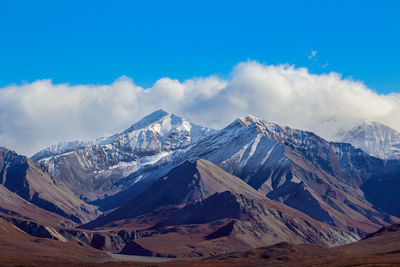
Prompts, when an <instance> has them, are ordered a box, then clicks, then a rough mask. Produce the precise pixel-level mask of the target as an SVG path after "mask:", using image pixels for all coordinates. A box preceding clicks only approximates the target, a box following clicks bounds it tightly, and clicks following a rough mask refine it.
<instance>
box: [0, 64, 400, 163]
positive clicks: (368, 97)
mask: <svg viewBox="0 0 400 267" xmlns="http://www.w3.org/2000/svg"><path fill="white" fill-rule="evenodd" d="M158 108H162V109H165V110H166V111H169V112H173V113H176V114H177V115H181V116H183V117H186V118H188V119H190V120H192V121H194V122H196V123H199V124H203V125H206V126H210V127H215V128H220V127H223V126H225V125H226V124H228V123H230V122H231V121H232V120H234V119H235V118H237V117H240V116H243V115H245V114H254V115H256V116H259V117H262V118H264V119H266V120H269V121H273V122H277V123H280V124H284V125H289V126H292V127H296V128H303V129H306V128H310V127H311V126H310V125H313V123H314V122H315V121H318V120H320V119H322V118H327V117H347V118H351V119H355V118H357V117H363V118H366V119H369V120H372V121H379V122H381V123H384V124H387V125H389V126H391V127H393V128H395V129H400V120H399V119H398V114H400V95H399V94H390V95H381V94H377V93H376V92H374V91H372V90H370V89H368V88H367V87H366V86H365V85H364V84H363V83H361V82H356V81H352V80H349V79H343V78H342V77H341V76H340V75H339V74H337V73H329V74H322V75H316V74H310V73H309V72H308V70H307V69H305V68H295V67H294V66H290V65H280V66H273V65H272V66H266V65H262V64H259V63H257V62H254V61H249V62H243V63H240V64H238V65H237V66H235V68H234V70H233V71H232V74H231V79H230V80H223V79H220V78H218V77H216V76H210V77H205V78H194V79H189V80H186V81H183V82H180V81H178V80H173V79H170V78H162V79H160V80H158V81H157V82H156V83H155V84H154V85H153V86H152V87H151V88H147V89H144V88H142V87H139V86H137V85H135V84H134V83H133V81H132V80H131V79H129V78H127V77H121V78H120V79H118V80H116V81H115V82H114V83H112V84H111V85H102V86H94V85H79V86H71V85H68V84H53V83H52V82H51V81H50V80H39V81H36V82H34V83H30V84H23V85H13V86H8V87H5V88H2V89H0V146H6V147H9V148H11V149H14V150H16V151H17V152H19V153H22V154H28V155H31V154H32V153H34V152H36V151H37V150H39V149H40V148H43V147H45V146H48V145H50V144H53V143H57V142H58V141H62V140H75V139H91V138H96V137H100V136H107V135H111V134H114V133H116V132H119V131H122V130H124V129H125V128H127V127H129V126H130V125H131V124H133V123H134V122H135V121H137V120H138V119H140V118H141V117H142V116H145V115H147V114H148V113H150V112H152V111H154V110H155V109H158Z"/></svg>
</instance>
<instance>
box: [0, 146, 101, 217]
mask: <svg viewBox="0 0 400 267" xmlns="http://www.w3.org/2000/svg"><path fill="white" fill-rule="evenodd" d="M0 191H1V195H0V208H1V212H2V213H9V214H18V215H20V216H25V217H29V218H30V217H32V218H37V219H39V220H49V221H54V220H55V221H59V217H63V218H64V221H65V223H68V224H69V223H71V222H74V223H75V224H81V223H84V222H88V221H89V220H92V219H94V218H95V217H96V216H98V215H99V214H100V213H99V212H98V210H97V209H96V208H95V207H94V206H91V205H88V204H86V203H85V202H83V201H82V200H80V199H79V198H77V197H76V196H75V195H74V193H72V192H71V190H69V188H68V187H67V186H65V185H64V184H63V183H62V182H60V181H59V180H58V179H56V178H55V177H53V176H51V175H50V174H49V173H47V172H45V171H43V170H42V169H41V168H40V165H39V164H37V163H36V162H35V161H33V160H31V159H29V158H27V157H25V156H20V155H18V154H16V153H15V152H13V151H10V150H8V149H6V148H0ZM57 218H58V219H57ZM68 221H69V222H68Z"/></svg>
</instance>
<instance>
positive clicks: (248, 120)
mask: <svg viewBox="0 0 400 267" xmlns="http://www.w3.org/2000/svg"><path fill="white" fill-rule="evenodd" d="M237 121H238V122H239V123H240V124H241V125H242V126H249V125H251V124H253V123H257V122H260V121H262V119H260V118H257V117H256V116H253V115H251V114H247V115H246V116H245V117H241V118H238V119H237Z"/></svg>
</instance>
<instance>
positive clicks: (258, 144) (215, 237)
mask: <svg viewBox="0 0 400 267" xmlns="http://www.w3.org/2000/svg"><path fill="white" fill-rule="evenodd" d="M333 124H340V122H338V121H334V123H332V122H331V121H329V122H321V123H319V127H320V128H321V129H322V128H324V127H325V126H326V127H327V128H328V126H327V125H333ZM324 125H325V126H324ZM335 129H339V130H338V131H336V132H335V131H331V136H330V137H328V138H327V139H324V138H322V137H320V136H318V135H317V134H315V133H313V132H309V131H304V130H299V129H293V128H290V127H287V126H281V125H278V124H275V123H270V122H266V121H264V120H262V119H260V118H257V117H254V116H251V115H248V116H245V117H242V118H238V119H236V120H235V121H233V122H232V123H231V124H229V125H228V126H226V127H225V128H223V129H220V130H214V129H210V128H207V127H203V126H199V125H196V124H194V123H191V122H189V121H188V120H186V119H183V118H181V117H179V116H176V115H174V114H171V113H168V112H165V111H163V110H157V111H155V112H154V113H152V114H150V115H148V116H146V117H144V118H143V119H141V120H140V121H138V122H137V123H135V124H133V125H132V126H131V127H129V128H127V129H126V130H124V131H122V132H120V133H117V134H115V135H113V136H110V137H103V138H98V139H96V140H93V141H72V142H62V143H59V144H57V145H53V146H51V147H48V148H45V149H43V150H41V151H39V152H38V153H36V154H35V155H33V156H32V157H31V158H27V157H25V156H21V155H18V154H16V153H15V152H13V151H10V150H8V149H6V148H1V149H0V171H1V172H0V178H1V180H0V181H1V185H0V192H1V194H0V217H1V218H2V220H4V221H5V222H7V223H10V224H12V225H14V226H15V227H17V228H18V229H21V230H22V231H23V232H25V233H27V234H29V235H33V236H36V237H40V238H43V237H45V238H50V239H56V240H62V241H63V242H68V243H75V244H78V245H81V246H84V247H85V249H89V250H90V247H94V248H97V249H102V250H106V251H114V252H121V253H123V254H129V255H142V256H164V257H178V258H185V257H206V256H216V255H220V254H225V253H230V252H235V251H244V250H247V249H249V248H258V247H263V246H270V245H273V244H276V243H280V242H289V243H290V244H317V245H323V246H337V245H344V244H348V243H352V242H355V241H357V240H359V239H360V238H364V237H367V236H368V234H369V233H372V232H374V231H377V230H378V229H380V228H381V227H383V226H386V225H391V224H394V223H396V222H398V221H399V219H398V218H399V217H400V210H399V209H398V207H399V205H400V199H399V198H398V195H399V194H400V156H399V155H400V145H399V144H400V133H399V132H397V131H395V130H394V129H391V128H389V127H387V126H385V125H382V124H378V123H375V122H366V121H364V122H363V123H360V124H359V125H357V126H355V127H342V128H340V127H336V126H335ZM316 132H318V133H323V132H324V131H323V130H321V131H316ZM332 133H333V134H332ZM322 135H324V134H322ZM325 136H327V135H325ZM21 238H22V237H21ZM354 244H357V243H354ZM293 246H296V247H294V248H293V249H298V247H297V246H298V245H293ZM299 249H300V250H302V249H303V247H301V248H299ZM257 253H258V252H257ZM324 253H325V252H324ZM235 257H236V256H235Z"/></svg>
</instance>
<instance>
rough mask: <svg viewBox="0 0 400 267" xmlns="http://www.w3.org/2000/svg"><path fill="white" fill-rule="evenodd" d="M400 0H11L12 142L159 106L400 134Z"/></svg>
mask: <svg viewBox="0 0 400 267" xmlns="http://www.w3.org/2000/svg"><path fill="white" fill-rule="evenodd" d="M398 14H400V2H398V1H384V2H377V1H358V0H357V1H356V0H353V1H342V0H339V1H316V0H311V1H307V3H306V4H304V3H303V2H300V1H289V0H287V1H247V2H246V3H244V2H242V1H208V0H206V1H201V2H194V1H168V2H166V1H141V2H138V1H122V0H120V1H112V2H111V1H105V0H98V1H89V0H82V1H76V0H72V1H65V2H64V1H49V0H46V1H44V0H39V1H12V0H0V146H7V147H9V148H11V149H15V150H17V152H19V153H25V154H31V153H33V152H34V151H37V150H38V149H40V148H43V147H45V146H48V145H50V144H54V143H57V142H58V141H67V140H75V139H91V138H93V137H100V136H104V135H108V134H113V133H115V132H118V131H120V130H122V129H124V128H125V127H127V126H129V125H131V124H133V123H134V122H135V121H136V120H138V119H140V118H141V117H143V116H145V115H147V114H148V113H150V112H151V111H153V110H156V109H159V108H161V109H164V110H166V111H168V112H172V113H177V114H179V115H182V116H183V117H185V118H187V119H190V120H193V121H194V122H196V123H200V124H204V125H205V126H209V127H214V128H221V127H223V126H224V125H226V124H227V123H229V122H230V121H231V120H232V119H233V118H235V117H240V116H243V115H245V114H253V115H256V116H259V117H261V118H263V119H267V120H270V121H273V122H276V123H281V124H285V125H289V126H292V127H297V128H302V129H313V128H312V126H310V125H312V124H313V123H314V124H315V123H316V122H317V121H320V120H323V119H325V118H328V117H340V118H342V117H349V118H351V119H353V120H356V119H359V118H363V119H368V120H372V121H378V122H380V123H383V124H386V125H388V126H390V127H392V128H394V129H396V130H400V119H399V118H398V116H397V114H400V68H399V67H398V66H397V64H398V62H400V50H399V47H400V16H398Z"/></svg>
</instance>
